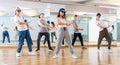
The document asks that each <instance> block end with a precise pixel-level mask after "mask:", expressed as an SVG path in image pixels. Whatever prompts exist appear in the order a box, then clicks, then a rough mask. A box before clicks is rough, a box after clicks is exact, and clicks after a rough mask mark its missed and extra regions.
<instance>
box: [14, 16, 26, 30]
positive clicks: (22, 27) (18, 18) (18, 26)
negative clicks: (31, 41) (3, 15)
mask: <svg viewBox="0 0 120 65" xmlns="http://www.w3.org/2000/svg"><path fill="white" fill-rule="evenodd" d="M18 20H19V21H24V20H23V17H18V16H14V21H15V23H16V21H18ZM16 26H17V28H18V31H25V30H27V29H28V28H27V25H26V24H22V25H20V24H18V23H16Z"/></svg>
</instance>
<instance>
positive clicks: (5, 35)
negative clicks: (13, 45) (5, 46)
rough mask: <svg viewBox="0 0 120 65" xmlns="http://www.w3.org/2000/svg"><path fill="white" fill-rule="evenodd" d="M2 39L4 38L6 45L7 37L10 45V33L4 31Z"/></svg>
mask: <svg viewBox="0 0 120 65" xmlns="http://www.w3.org/2000/svg"><path fill="white" fill-rule="evenodd" d="M2 37H3V38H2V43H4V41H5V37H7V39H8V42H9V43H10V37H9V33H8V31H3V34H2Z"/></svg>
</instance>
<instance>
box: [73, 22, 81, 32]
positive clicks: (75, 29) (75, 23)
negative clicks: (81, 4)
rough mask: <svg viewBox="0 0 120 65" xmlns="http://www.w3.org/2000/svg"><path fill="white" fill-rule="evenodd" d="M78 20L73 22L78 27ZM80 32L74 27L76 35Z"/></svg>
mask: <svg viewBox="0 0 120 65" xmlns="http://www.w3.org/2000/svg"><path fill="white" fill-rule="evenodd" d="M76 21H77V20H73V24H75V25H77V22H76ZM79 32H80V31H79V30H78V29H76V28H75V27H74V33H79Z"/></svg>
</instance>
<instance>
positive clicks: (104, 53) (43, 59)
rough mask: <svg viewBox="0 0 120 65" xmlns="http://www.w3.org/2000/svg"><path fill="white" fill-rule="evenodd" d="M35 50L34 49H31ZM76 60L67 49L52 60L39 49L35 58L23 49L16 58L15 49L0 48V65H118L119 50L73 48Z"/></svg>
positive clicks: (43, 50) (51, 56)
mask: <svg viewBox="0 0 120 65" xmlns="http://www.w3.org/2000/svg"><path fill="white" fill-rule="evenodd" d="M33 50H35V48H33ZM74 50H75V53H76V55H77V56H78V59H72V58H71V54H70V52H69V49H68V48H67V47H65V48H61V50H60V53H59V56H60V57H59V58H57V59H53V55H54V52H49V51H48V49H47V48H41V50H40V53H36V52H35V53H36V54H37V55H36V56H29V55H28V54H27V53H28V49H27V48H23V49H22V52H21V57H16V56H15V54H16V48H0V65H120V48H119V47H112V52H111V53H110V52H108V50H107V47H102V49H101V52H98V51H97V49H96V47H88V49H86V50H82V49H81V48H80V47H74Z"/></svg>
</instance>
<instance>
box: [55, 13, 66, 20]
mask: <svg viewBox="0 0 120 65" xmlns="http://www.w3.org/2000/svg"><path fill="white" fill-rule="evenodd" d="M60 12H61V11H59V12H58V15H57V17H58V18H59V17H60ZM62 18H63V19H66V13H65V12H64V15H63V16H62Z"/></svg>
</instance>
